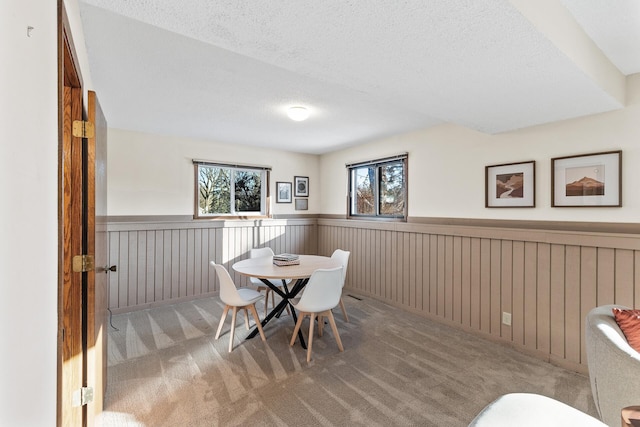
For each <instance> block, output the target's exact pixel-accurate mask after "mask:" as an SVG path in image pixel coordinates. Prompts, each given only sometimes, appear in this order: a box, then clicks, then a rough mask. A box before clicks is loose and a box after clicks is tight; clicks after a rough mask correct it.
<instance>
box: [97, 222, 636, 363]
mask: <svg viewBox="0 0 640 427" xmlns="http://www.w3.org/2000/svg"><path fill="white" fill-rule="evenodd" d="M109 242H110V245H109V247H110V251H111V252H110V256H111V258H110V264H118V267H119V268H118V273H117V274H112V275H110V280H111V283H110V286H111V292H110V305H111V307H112V309H114V310H119V311H127V310H131V309H136V308H141V307H146V306H149V305H155V304H160V303H166V302H171V301H176V300H180V299H186V298H193V297H197V296H199V295H204V294H208V293H212V292H217V291H218V288H217V283H216V279H215V277H214V274H213V272H211V271H210V269H209V268H208V261H209V260H215V261H217V262H220V263H223V264H224V265H225V266H226V267H227V268H228V269H229V270H230V273H231V275H232V277H233V278H234V280H236V282H237V283H239V284H242V285H245V284H246V280H245V279H244V278H243V277H242V276H240V275H237V274H235V273H234V272H233V270H232V269H231V265H232V264H233V263H234V262H236V261H238V260H240V259H244V258H246V257H247V256H248V251H249V249H250V248H252V247H259V246H270V247H271V248H272V249H273V250H274V252H276V253H278V252H295V253H306V254H319V255H327V256H328V255H331V253H332V252H333V251H334V250H335V249H336V248H340V249H344V250H348V251H351V257H350V260H349V268H348V270H347V276H346V285H345V287H346V291H347V292H351V293H354V294H360V295H364V296H369V297H372V298H376V299H379V300H382V301H385V302H387V303H389V304H392V305H395V306H399V307H402V308H405V309H407V310H408V311H411V312H414V313H417V314H421V315H423V316H425V317H429V318H433V319H434V320H438V321H442V322H445V323H448V324H451V325H454V326H458V327H461V328H463V329H466V330H469V331H472V332H476V333H478V334H481V335H486V336H487V337H489V338H491V339H494V340H498V341H501V342H504V343H507V344H509V345H512V346H514V347H516V348H519V349H522V350H524V351H526V352H528V353H531V354H533V355H536V356H537V357H541V358H545V359H548V360H551V361H554V363H559V364H562V365H563V366H566V367H569V368H572V369H576V370H578V371H583V372H584V371H585V369H586V360H585V354H584V339H583V336H584V326H583V325H584V317H585V315H586V313H587V312H588V311H589V310H590V309H591V308H593V307H595V306H596V305H602V304H608V303H611V302H615V303H617V304H622V305H628V306H637V305H638V302H639V301H640V234H639V235H633V234H621V233H608V232H597V233H596V232H590V231H575V230H571V231H560V230H556V229H551V230H541V229H536V228H531V229H525V228H517V229H516V228H514V229H506V228H499V227H488V226H476V227H474V226H472V225H470V224H468V223H467V224H465V225H464V226H459V225H443V224H427V223H381V222H374V221H354V220H343V219H325V218H319V219H314V218H305V219H286V220H285V219H283V220H260V221H241V220H239V221H202V222H200V221H188V220H183V221H177V222H172V221H158V222H153V221H152V220H148V221H139V222H112V223H110V224H109ZM503 312H507V313H511V325H505V324H503V323H502V313H503Z"/></svg>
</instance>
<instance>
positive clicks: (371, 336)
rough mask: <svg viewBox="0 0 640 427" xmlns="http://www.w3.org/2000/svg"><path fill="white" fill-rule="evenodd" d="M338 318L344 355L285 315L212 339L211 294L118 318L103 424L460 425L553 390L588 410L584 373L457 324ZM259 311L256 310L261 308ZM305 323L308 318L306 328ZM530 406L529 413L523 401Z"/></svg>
mask: <svg viewBox="0 0 640 427" xmlns="http://www.w3.org/2000/svg"><path fill="white" fill-rule="evenodd" d="M344 299H345V304H346V305H347V311H348V313H349V316H350V320H351V322H350V323H346V322H345V321H344V320H343V318H342V315H341V313H340V310H339V309H336V310H334V312H335V318H336V320H337V323H338V328H339V332H340V336H341V338H342V342H343V344H344V347H345V351H344V352H343V353H340V352H339V351H338V348H337V345H336V343H335V340H334V338H333V335H332V333H331V329H330V328H329V327H328V325H327V327H326V328H325V331H326V332H325V334H324V336H323V337H322V338H317V337H316V338H315V339H314V344H313V360H312V361H311V363H309V364H308V363H307V362H306V351H305V350H303V349H302V348H301V347H300V344H299V343H298V342H297V343H296V345H295V346H294V347H292V348H291V347H289V345H288V342H289V339H290V338H291V333H292V331H293V326H294V325H293V321H292V319H291V317H290V316H288V315H287V314H286V312H285V314H284V315H283V316H282V317H281V318H280V319H278V320H276V321H272V322H271V323H269V324H268V325H267V327H266V328H265V334H266V335H267V341H266V343H264V342H262V341H261V340H260V337H259V336H258V337H256V338H254V339H251V340H247V341H245V340H244V337H245V336H246V335H247V331H246V329H245V326H244V321H243V315H242V314H239V315H238V320H239V321H238V324H237V330H236V343H235V349H234V351H233V352H232V353H228V351H227V350H228V349H227V346H228V342H229V341H228V339H229V334H228V331H229V325H230V315H229V318H228V319H227V323H226V324H225V327H224V329H223V334H222V336H221V337H220V339H219V340H218V341H214V339H213V337H214V335H215V330H216V327H217V325H218V321H219V319H220V315H221V314H222V305H221V303H220V301H219V299H218V298H205V299H200V300H196V301H192V302H186V303H179V304H175V305H171V306H163V307H159V308H154V309H151V310H144V311H138V312H133V313H126V314H119V315H115V316H113V320H112V322H113V325H114V326H115V327H116V328H117V329H118V330H117V331H116V330H114V329H111V328H110V331H109V369H108V389H107V394H106V402H105V412H104V414H103V416H102V419H101V421H102V423H103V425H104V426H107V427H109V426H240V425H250V426H316V425H317V426H345V425H366V426H391V425H398V426H410V425H415V426H466V425H467V424H468V423H469V422H470V421H471V420H472V419H473V417H474V416H475V415H476V414H477V413H478V412H479V411H480V410H481V409H482V408H483V407H484V406H485V405H486V404H487V403H489V402H491V401H492V400H493V399H495V398H496V397H498V396H500V395H502V394H504V393H509V392H516V391H517V392H532V393H540V394H543V395H546V396H551V397H553V398H555V399H558V400H560V401H562V402H565V403H567V404H569V405H571V406H573V407H575V408H578V409H580V410H582V411H584V412H587V413H589V414H591V415H595V413H596V411H595V407H594V404H593V401H592V397H591V392H590V387H589V380H588V378H586V377H585V376H583V375H580V374H577V373H574V372H570V371H567V370H564V369H561V368H558V367H556V366H553V365H550V364H548V363H545V362H542V361H540V360H538V359H535V358H532V357H530V356H527V355H524V354H521V353H519V352H517V351H515V350H512V349H510V348H507V347H504V346H502V345H498V344H495V343H492V342H490V341H487V340H484V339H482V338H480V337H478V336H475V335H470V334H467V333H465V332H462V331H460V330H458V329H455V328H451V327H448V326H445V325H442V324H439V323H435V322H432V321H429V320H426V319H424V318H421V317H418V316H415V315H413V314H409V313H406V312H404V311H402V310H400V309H397V308H394V307H391V306H388V305H385V304H382V303H380V302H378V301H375V300H371V299H367V298H363V299H362V300H358V299H355V298H352V297H349V296H345V298H344ZM259 304H260V305H259V306H258V311H259V312H260V313H261V315H262V313H263V311H262V303H259ZM303 329H304V331H305V337H306V331H307V330H308V321H305V323H304V324H303ZM523 410H526V408H523Z"/></svg>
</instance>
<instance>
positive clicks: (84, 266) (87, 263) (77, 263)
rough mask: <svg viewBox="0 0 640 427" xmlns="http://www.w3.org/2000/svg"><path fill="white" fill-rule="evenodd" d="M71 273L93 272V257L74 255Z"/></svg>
mask: <svg viewBox="0 0 640 427" xmlns="http://www.w3.org/2000/svg"><path fill="white" fill-rule="evenodd" d="M72 267H73V268H72V269H73V272H74V273H83V272H85V271H93V268H94V265H93V255H76V256H74V257H73V266H72Z"/></svg>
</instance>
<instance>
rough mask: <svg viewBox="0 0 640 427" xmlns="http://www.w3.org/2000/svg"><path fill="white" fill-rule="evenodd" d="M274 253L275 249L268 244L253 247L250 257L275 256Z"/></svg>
mask: <svg viewBox="0 0 640 427" xmlns="http://www.w3.org/2000/svg"><path fill="white" fill-rule="evenodd" d="M273 255H274V254H273V249H271V248H270V247H268V246H267V247H264V248H253V249H251V251H250V252H249V258H260V257H263V256H273Z"/></svg>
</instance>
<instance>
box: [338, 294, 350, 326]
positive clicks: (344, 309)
mask: <svg viewBox="0 0 640 427" xmlns="http://www.w3.org/2000/svg"><path fill="white" fill-rule="evenodd" d="M340 308H341V309H342V314H343V315H344V319H345V320H346V321H347V323H349V316H347V309H346V308H345V306H344V301H342V297H340Z"/></svg>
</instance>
